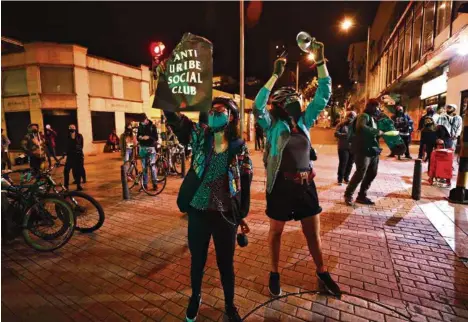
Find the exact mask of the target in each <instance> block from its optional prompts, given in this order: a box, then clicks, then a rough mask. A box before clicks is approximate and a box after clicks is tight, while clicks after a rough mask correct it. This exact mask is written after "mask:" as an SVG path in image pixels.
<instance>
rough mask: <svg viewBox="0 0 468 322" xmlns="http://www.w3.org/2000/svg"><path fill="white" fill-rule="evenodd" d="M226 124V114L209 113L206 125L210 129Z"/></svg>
mask: <svg viewBox="0 0 468 322" xmlns="http://www.w3.org/2000/svg"><path fill="white" fill-rule="evenodd" d="M227 124H228V116H227V115H226V114H225V113H217V112H214V113H210V115H209V116H208V126H209V127H211V128H212V129H219V128H223V127H224V126H226V125H227Z"/></svg>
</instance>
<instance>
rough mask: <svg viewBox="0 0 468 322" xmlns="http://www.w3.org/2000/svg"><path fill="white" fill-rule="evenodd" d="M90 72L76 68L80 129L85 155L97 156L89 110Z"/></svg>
mask: <svg viewBox="0 0 468 322" xmlns="http://www.w3.org/2000/svg"><path fill="white" fill-rule="evenodd" d="M88 84H89V82H88V70H87V69H85V68H81V67H76V68H75V89H76V105H77V113H76V114H77V119H78V129H79V131H80V133H81V134H82V135H83V140H84V147H83V152H84V153H85V154H96V153H97V150H96V148H95V147H94V145H93V129H92V126H91V111H90V109H89V96H88V94H89V86H88Z"/></svg>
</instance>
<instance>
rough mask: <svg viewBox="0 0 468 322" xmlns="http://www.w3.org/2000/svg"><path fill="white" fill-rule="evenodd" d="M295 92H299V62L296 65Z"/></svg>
mask: <svg viewBox="0 0 468 322" xmlns="http://www.w3.org/2000/svg"><path fill="white" fill-rule="evenodd" d="M296 92H299V61H297V63H296Z"/></svg>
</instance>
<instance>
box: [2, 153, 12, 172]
mask: <svg viewBox="0 0 468 322" xmlns="http://www.w3.org/2000/svg"><path fill="white" fill-rule="evenodd" d="M5 168H7V169H9V170H11V160H10V155H9V154H8V152H7V151H2V170H4V169H5Z"/></svg>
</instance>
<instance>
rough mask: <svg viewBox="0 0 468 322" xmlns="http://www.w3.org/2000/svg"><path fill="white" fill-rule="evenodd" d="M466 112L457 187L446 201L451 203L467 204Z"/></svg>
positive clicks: (467, 128)
mask: <svg viewBox="0 0 468 322" xmlns="http://www.w3.org/2000/svg"><path fill="white" fill-rule="evenodd" d="M467 188H468V111H466V112H465V117H464V118H463V132H462V135H461V140H460V163H459V165H458V176H457V186H456V187H455V188H453V189H452V190H450V193H449V197H448V200H449V201H450V202H453V203H460V204H468V189H467Z"/></svg>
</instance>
